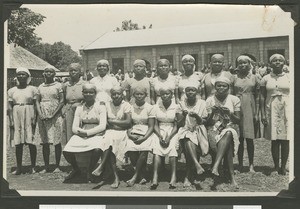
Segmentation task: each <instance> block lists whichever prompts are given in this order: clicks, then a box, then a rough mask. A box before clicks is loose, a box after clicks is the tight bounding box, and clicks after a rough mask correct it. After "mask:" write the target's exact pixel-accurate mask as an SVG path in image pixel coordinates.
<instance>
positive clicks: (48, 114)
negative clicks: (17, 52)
mask: <svg viewBox="0 0 300 209" xmlns="http://www.w3.org/2000/svg"><path fill="white" fill-rule="evenodd" d="M54 76H55V70H54V68H53V67H52V66H49V67H46V68H45V70H44V77H45V83H42V84H41V85H40V86H39V87H38V93H37V97H36V107H37V112H38V120H37V129H36V133H35V137H37V139H39V140H41V144H42V146H43V157H44V162H45V169H44V170H43V171H41V173H45V172H50V170H49V156H50V144H53V145H54V147H55V160H56V164H55V166H56V168H55V170H54V171H53V172H59V171H60V169H59V163H60V158H61V151H62V148H61V139H62V124H63V119H62V116H61V108H62V107H63V105H64V94H63V89H62V85H61V84H60V83H58V82H55V81H54Z"/></svg>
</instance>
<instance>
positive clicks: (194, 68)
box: [181, 54, 196, 72]
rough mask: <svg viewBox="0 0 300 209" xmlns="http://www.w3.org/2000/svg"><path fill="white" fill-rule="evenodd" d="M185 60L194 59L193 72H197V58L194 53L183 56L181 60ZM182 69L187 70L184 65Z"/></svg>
mask: <svg viewBox="0 0 300 209" xmlns="http://www.w3.org/2000/svg"><path fill="white" fill-rule="evenodd" d="M184 60H193V61H194V67H193V72H195V70H196V65H195V58H194V57H193V56H192V55H189V54H186V55H184V56H183V57H182V59H181V62H183V61H184ZM182 71H183V72H185V69H184V67H182Z"/></svg>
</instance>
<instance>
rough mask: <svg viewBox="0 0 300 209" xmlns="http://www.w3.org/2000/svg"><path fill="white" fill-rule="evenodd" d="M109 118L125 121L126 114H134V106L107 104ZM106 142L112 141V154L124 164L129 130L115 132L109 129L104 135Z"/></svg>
mask: <svg viewBox="0 0 300 209" xmlns="http://www.w3.org/2000/svg"><path fill="white" fill-rule="evenodd" d="M106 110H107V118H108V119H118V120H122V119H124V115H125V114H130V115H131V114H132V106H131V105H130V104H129V103H128V102H125V101H122V103H121V104H120V105H119V106H115V105H114V103H113V102H112V101H110V102H108V103H106ZM104 138H105V140H110V141H111V144H112V152H113V153H114V155H115V156H116V158H117V159H118V160H120V161H121V162H124V157H125V152H124V151H125V146H126V140H127V130H115V129H113V128H108V129H107V130H106V132H105V135H104Z"/></svg>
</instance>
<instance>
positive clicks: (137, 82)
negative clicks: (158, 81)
mask: <svg viewBox="0 0 300 209" xmlns="http://www.w3.org/2000/svg"><path fill="white" fill-rule="evenodd" d="M133 67H134V69H133V72H134V77H133V78H129V79H128V80H125V81H124V83H123V88H124V89H125V91H126V97H125V99H126V101H128V102H129V103H130V104H134V97H133V92H134V91H135V89H137V88H140V87H142V88H144V89H146V98H145V101H146V102H147V103H149V104H150V103H151V101H153V99H152V95H151V92H150V88H151V83H150V78H148V77H146V62H145V61H144V60H140V59H138V60H135V61H134V63H133Z"/></svg>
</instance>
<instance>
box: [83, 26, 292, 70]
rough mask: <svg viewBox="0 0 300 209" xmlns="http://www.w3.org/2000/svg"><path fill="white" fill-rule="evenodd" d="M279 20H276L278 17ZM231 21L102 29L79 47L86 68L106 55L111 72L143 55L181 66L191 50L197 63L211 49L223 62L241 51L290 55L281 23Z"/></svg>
mask: <svg viewBox="0 0 300 209" xmlns="http://www.w3.org/2000/svg"><path fill="white" fill-rule="evenodd" d="M277 22H278V21H277ZM277 22H276V21H275V22H274V24H272V25H269V24H262V23H258V22H234V23H225V24H224V23H223V24H210V25H194V26H182V27H173V28H158V29H145V30H135V31H121V32H109V33H105V34H104V35H102V36H101V37H99V38H98V39H97V40H95V41H93V42H92V43H90V44H88V45H87V46H85V47H83V48H82V49H81V50H80V53H81V55H82V56H83V60H84V66H85V69H88V70H89V71H92V72H94V73H95V67H96V63H97V61H98V60H100V59H107V60H108V61H109V63H110V65H111V71H112V73H116V71H117V70H118V69H122V70H123V72H127V71H128V70H129V69H132V63H133V62H134V60H135V59H145V60H148V61H149V62H150V63H151V66H152V67H155V65H156V62H157V60H158V59H160V58H166V59H168V60H169V61H170V62H171V64H172V67H173V68H177V69H179V70H180V69H181V57H182V56H183V55H185V54H191V55H192V56H193V57H194V58H195V60H196V66H197V67H198V68H202V66H204V65H205V64H206V65H207V64H209V62H210V57H211V55H212V54H214V53H221V54H223V55H224V56H225V62H226V64H228V63H232V65H233V66H235V60H236V58H237V57H238V56H239V55H240V54H248V55H249V56H251V57H253V59H255V61H257V62H259V61H261V62H264V63H267V62H268V59H269V57H270V56H271V55H272V54H274V53H280V54H282V55H284V56H285V57H286V59H289V34H288V32H287V30H286V29H285V24H284V23H279V22H278V23H277Z"/></svg>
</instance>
